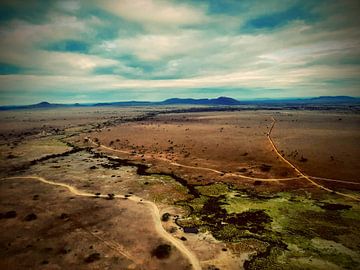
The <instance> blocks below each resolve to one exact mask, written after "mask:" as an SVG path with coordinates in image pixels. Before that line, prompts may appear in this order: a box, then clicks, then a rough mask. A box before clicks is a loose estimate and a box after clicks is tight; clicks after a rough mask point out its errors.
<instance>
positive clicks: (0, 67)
mask: <svg viewBox="0 0 360 270" xmlns="http://www.w3.org/2000/svg"><path fill="white" fill-rule="evenodd" d="M23 72H24V69H23V68H21V67H19V66H15V65H10V64H6V63H0V75H10V74H20V73H23Z"/></svg>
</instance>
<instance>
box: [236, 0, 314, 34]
mask: <svg viewBox="0 0 360 270" xmlns="http://www.w3.org/2000/svg"><path fill="white" fill-rule="evenodd" d="M316 19H317V16H315V14H313V13H312V12H311V11H310V10H309V9H308V8H306V7H305V6H301V5H295V6H292V7H290V8H288V9H286V10H284V11H280V12H275V13H271V14H266V15H261V16H259V17H256V18H252V19H250V20H248V21H247V22H246V23H245V25H244V26H243V28H242V30H245V31H246V30H249V31H251V30H256V29H273V28H277V27H280V26H283V25H286V24H288V23H290V22H292V21H295V20H302V21H314V20H316Z"/></svg>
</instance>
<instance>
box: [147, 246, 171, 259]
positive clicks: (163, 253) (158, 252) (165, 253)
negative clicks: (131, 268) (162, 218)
mask: <svg viewBox="0 0 360 270" xmlns="http://www.w3.org/2000/svg"><path fill="white" fill-rule="evenodd" d="M170 252H171V246H170V245H167V244H162V245H158V246H157V247H156V248H155V249H154V250H153V251H151V256H153V257H156V258H158V259H166V258H169V257H170Z"/></svg>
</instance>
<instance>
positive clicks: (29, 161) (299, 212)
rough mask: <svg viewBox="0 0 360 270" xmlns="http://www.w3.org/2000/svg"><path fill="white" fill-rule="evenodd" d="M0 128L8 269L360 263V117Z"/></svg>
mask: <svg viewBox="0 0 360 270" xmlns="http://www.w3.org/2000/svg"><path fill="white" fill-rule="evenodd" d="M174 110H177V111H176V112H175V111H174ZM0 132H1V135H0V149H1V152H0V169H1V181H0V185H1V186H0V213H1V219H0V228H1V231H2V233H1V235H0V243H1V245H0V267H1V269H65V268H66V269H169V268H171V269H208V270H210V269H211V270H214V269H358V268H357V267H358V265H360V255H359V254H360V228H359V226H358V224H359V222H360V204H359V201H360V178H359V174H360V168H359V166H358V163H359V159H360V145H359V141H360V115H359V114H358V113H357V112H352V111H346V110H344V111H335V110H334V111H326V112H324V111H301V110H281V109H278V110H266V109H262V110H254V109H249V108H248V109H241V110H235V111H221V112H217V111H211V112H209V111H206V108H204V111H200V112H193V111H191V110H190V111H189V112H187V108H181V110H179V108H176V107H168V108H167V107H146V108H141V107H131V108H116V107H110V108H100V109H99V108H78V109H72V110H71V111H66V110H60V109H54V110H36V111H16V112H11V111H7V112H2V114H1V117H0Z"/></svg>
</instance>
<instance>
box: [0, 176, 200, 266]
mask: <svg viewBox="0 0 360 270" xmlns="http://www.w3.org/2000/svg"><path fill="white" fill-rule="evenodd" d="M6 179H10V180H11V179H29V180H36V181H40V182H42V183H45V184H48V185H53V186H58V187H63V188H66V189H68V190H69V191H70V192H71V193H72V194H74V195H77V196H83V197H100V198H108V196H107V195H95V194H93V193H88V192H84V191H81V190H78V189H77V188H75V187H73V186H70V185H68V184H64V183H59V182H54V181H51V180H47V179H45V178H43V177H40V176H15V177H5V178H2V180H6ZM115 198H119V199H124V198H127V199H128V200H131V201H134V202H136V203H141V204H146V205H148V206H149V208H150V210H151V213H152V216H153V219H154V224H155V229H156V231H157V233H158V234H159V235H160V236H161V237H162V238H164V239H166V240H167V241H169V242H170V243H171V244H172V245H174V246H175V247H176V248H177V249H178V250H179V251H180V252H181V253H182V254H183V255H184V257H186V258H188V260H189V262H190V263H191V265H192V267H193V269H194V270H201V266H200V262H199V260H198V259H197V257H196V256H195V254H193V253H192V252H191V251H190V250H188V249H187V247H186V246H185V245H184V244H183V242H182V241H181V240H179V239H177V238H175V237H173V236H172V235H171V234H170V233H168V232H167V231H166V230H165V229H164V228H163V226H162V224H161V217H160V211H159V208H158V207H157V206H156V204H155V203H153V202H151V201H147V200H144V199H142V198H140V197H137V196H135V195H131V196H130V197H125V195H115ZM106 244H107V243H106ZM119 252H120V253H123V250H120V251H119ZM124 255H125V254H124ZM126 257H129V255H126Z"/></svg>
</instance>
